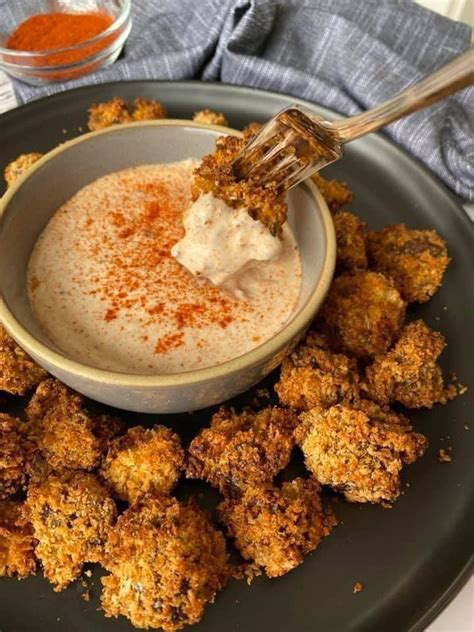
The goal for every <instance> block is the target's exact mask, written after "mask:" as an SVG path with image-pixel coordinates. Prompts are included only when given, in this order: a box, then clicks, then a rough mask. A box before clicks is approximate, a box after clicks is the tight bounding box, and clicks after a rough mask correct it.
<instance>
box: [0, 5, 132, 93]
mask: <svg viewBox="0 0 474 632" xmlns="http://www.w3.org/2000/svg"><path fill="white" fill-rule="evenodd" d="M8 4H9V6H8V9H7V11H9V12H10V14H11V16H12V18H13V24H8V25H7V24H1V25H0V68H2V69H3V70H4V71H5V72H6V73H8V74H9V75H11V76H12V77H15V78H16V79H19V80H20V81H23V82H25V83H28V84H31V85H35V86H39V85H46V84H49V83H57V82H61V81H68V80H70V79H76V78H78V77H82V76H83V75H86V74H89V73H91V72H94V71H96V70H99V69H100V68H103V67H104V66H108V65H109V64H111V63H113V62H114V61H115V60H116V59H117V57H118V56H119V55H120V52H121V50H122V48H123V45H124V43H125V41H126V39H127V37H128V35H129V33H130V29H131V26H132V22H131V17H130V4H131V0H21V2H11V3H8ZM94 11H100V12H104V13H108V14H109V15H110V16H112V18H113V20H114V21H113V22H112V24H111V25H110V26H109V27H108V28H107V29H106V30H105V31H103V32H102V33H99V35H96V36H95V37H92V38H90V39H88V40H86V41H85V42H82V43H81V44H77V45H75V46H69V47H67V48H59V49H51V50H47V51H41V52H31V51H19V50H13V49H11V48H4V45H5V43H6V41H7V39H8V37H9V36H10V34H11V33H12V31H13V30H14V29H15V28H16V27H17V26H18V25H19V24H21V22H23V21H24V20H26V19H27V18H28V17H30V16H32V15H37V14H38V13H91V12H94ZM7 22H8V21H7ZM7 28H8V29H9V30H8V32H7V31H6V29H7Z"/></svg>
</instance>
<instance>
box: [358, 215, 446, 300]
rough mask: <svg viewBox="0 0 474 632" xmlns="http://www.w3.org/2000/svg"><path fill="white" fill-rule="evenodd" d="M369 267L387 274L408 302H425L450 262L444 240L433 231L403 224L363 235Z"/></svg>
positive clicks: (434, 289)
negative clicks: (365, 238)
mask: <svg viewBox="0 0 474 632" xmlns="http://www.w3.org/2000/svg"><path fill="white" fill-rule="evenodd" d="M367 249H368V254H369V259H370V263H371V267H372V268H373V269H374V270H378V271H379V272H383V273H384V274H385V275H387V276H389V277H391V278H392V279H393V282H394V284H395V287H396V288H397V289H398V291H399V292H400V294H401V295H402V297H403V298H404V299H405V300H406V301H408V302H409V303H413V302H417V303H425V302H426V301H428V300H429V299H430V298H431V297H432V296H433V294H434V293H435V292H436V290H437V289H438V288H439V287H440V285H441V282H442V280H443V274H444V271H445V270H446V267H447V265H448V263H449V261H450V259H449V257H448V250H447V248H446V242H445V241H444V239H442V238H441V237H440V236H439V235H438V233H437V232H436V231H434V230H415V229H410V228H406V227H405V225H404V224H397V225H395V226H388V227H387V228H384V230H382V231H380V232H372V233H369V235H368V236H367Z"/></svg>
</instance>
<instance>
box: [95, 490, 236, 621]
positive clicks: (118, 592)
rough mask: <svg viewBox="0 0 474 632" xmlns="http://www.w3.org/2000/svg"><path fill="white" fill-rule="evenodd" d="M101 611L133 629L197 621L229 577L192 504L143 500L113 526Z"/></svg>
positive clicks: (221, 549) (221, 552)
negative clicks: (120, 617) (121, 619)
mask: <svg viewBox="0 0 474 632" xmlns="http://www.w3.org/2000/svg"><path fill="white" fill-rule="evenodd" d="M104 566H105V568H106V569H107V570H108V571H110V573H111V574H110V575H108V576H107V577H103V578H102V583H103V585H104V590H103V593H102V607H103V609H104V612H105V615H106V616H107V617H118V616H120V615H123V616H125V617H127V618H128V619H129V620H130V621H131V622H132V624H133V625H134V626H136V627H138V628H149V627H151V628H163V630H165V631H166V632H172V631H174V630H179V629H181V628H182V627H184V626H185V625H190V624H192V623H196V622H197V621H199V620H200V619H201V617H202V615H203V612H204V608H205V606H206V604H207V603H212V602H213V601H214V599H215V595H216V593H217V592H218V591H219V590H221V589H222V588H223V587H224V585H225V583H226V581H227V577H228V565H227V554H226V547H225V540H224V537H223V535H222V533H220V532H219V531H216V530H215V529H214V528H213V526H212V525H211V523H210V521H209V518H208V516H207V514H206V513H205V512H204V511H203V510H202V509H199V508H198V507H197V506H196V505H195V504H194V503H192V502H189V503H188V504H183V503H179V502H178V501H177V500H176V499H175V498H170V497H153V496H151V495H145V496H144V497H142V499H141V500H140V501H138V502H137V503H135V504H134V505H132V506H131V507H130V508H129V509H128V510H127V511H126V512H125V513H124V514H122V515H121V516H120V517H119V519H118V520H117V524H116V525H115V527H114V528H113V529H112V530H111V532H110V535H109V539H108V542H107V547H106V556H105V560H104Z"/></svg>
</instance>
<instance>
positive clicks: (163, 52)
mask: <svg viewBox="0 0 474 632" xmlns="http://www.w3.org/2000/svg"><path fill="white" fill-rule="evenodd" d="M9 6H11V1H10V0H0V21H1V22H3V23H6V24H7V25H10V24H11V28H13V27H14V24H13V19H12V15H11V10H10V9H9ZM132 16H133V28H132V31H131V34H130V37H129V39H128V41H127V44H126V47H125V52H124V55H123V56H122V57H121V58H120V59H119V60H118V61H117V62H116V63H115V64H113V65H112V66H110V67H108V68H105V69H103V70H101V71H99V72H97V73H95V74H92V75H89V76H87V77H83V78H81V79H77V80H74V81H69V82H66V83H63V84H55V85H51V86H44V87H32V86H27V85H26V84H23V83H20V82H15V90H16V94H17V97H18V99H19V101H20V102H26V101H30V100H32V99H37V98H39V97H42V96H45V95H49V94H53V93H55V92H58V91H62V90H66V89H69V88H74V87H77V86H82V85H87V84H93V83H103V82H107V81H115V80H118V79H125V80H126V79H185V78H188V79H189V78H193V77H194V78H202V79H206V80H212V81H223V82H227V83H235V84H240V85H248V86H256V87H259V88H264V89H268V90H275V91H278V92H284V93H288V94H291V95H294V96H298V97H301V98H304V99H307V100H309V101H312V102H314V103H319V104H322V105H324V106H327V107H329V108H333V109H335V110H338V111H339V112H341V113H343V114H346V115H352V114H356V113H357V112H360V111H363V110H365V109H367V108H370V107H372V106H374V105H376V104H378V103H381V102H382V101H384V100H385V99H387V98H389V97H391V96H393V95H394V94H396V93H398V92H400V91H401V90H403V89H404V88H405V87H407V86H408V85H410V84H413V83H415V82H416V81H418V80H419V79H421V78H422V77H423V76H425V75H427V74H429V73H431V72H433V71H434V70H436V69H438V68H440V67H441V66H443V65H444V64H446V63H447V62H448V61H450V60H451V59H452V58H453V57H455V56H456V55H459V54H460V53H461V52H463V51H464V50H466V49H467V48H469V46H470V42H471V29H470V28H469V27H468V26H466V25H464V24H461V23H458V22H454V21H451V20H449V19H447V18H443V17H441V16H439V15H437V14H435V13H433V12H431V11H428V10H426V9H424V8H422V7H420V6H418V5H416V4H414V3H413V2H412V1H411V0H357V1H355V0H200V2H196V1H195V0H160V1H159V2H152V1H151V0H132ZM384 131H385V132H386V133H387V134H388V135H389V136H391V137H392V138H393V139H394V140H395V141H396V142H398V143H399V144H400V145H402V146H404V147H405V148H406V149H408V150H409V151H410V152H411V153H412V154H413V155H414V156H416V157H417V158H419V159H420V160H421V161H422V162H424V163H425V164H426V165H427V166H428V167H429V168H430V169H432V170H433V171H434V172H436V173H437V174H438V176H439V177H440V178H441V179H442V180H444V182H445V183H446V184H447V185H448V186H449V187H451V189H453V190H454V191H455V192H456V193H458V194H459V195H460V196H461V197H463V198H464V199H466V200H474V87H470V88H467V89H465V90H463V91H462V92H460V93H458V94H457V95H455V96H453V97H451V98H449V99H447V100H446V101H444V102H442V103H439V104H437V105H434V106H432V107H430V108H428V109H427V110H424V111H421V112H418V113H415V114H412V115H411V116H408V117H406V118H404V119H402V120H401V121H398V122H395V123H393V124H392V125H390V126H388V127H387V128H386V129H385V130H384Z"/></svg>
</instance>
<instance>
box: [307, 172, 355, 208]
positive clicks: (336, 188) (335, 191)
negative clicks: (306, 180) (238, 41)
mask: <svg viewBox="0 0 474 632" xmlns="http://www.w3.org/2000/svg"><path fill="white" fill-rule="evenodd" d="M311 179H312V180H313V182H314V184H315V185H316V186H317V187H318V189H319V190H320V192H321V195H322V196H323V198H324V199H325V200H326V204H327V205H328V207H329V210H331V211H332V212H333V213H335V212H336V211H338V210H339V209H340V208H342V207H343V206H345V205H346V204H349V202H352V198H353V194H352V191H351V190H350V189H349V188H348V187H347V185H346V183H345V182H340V181H339V180H326V178H323V176H322V175H321V174H320V173H314V174H313V175H312V176H311Z"/></svg>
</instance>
